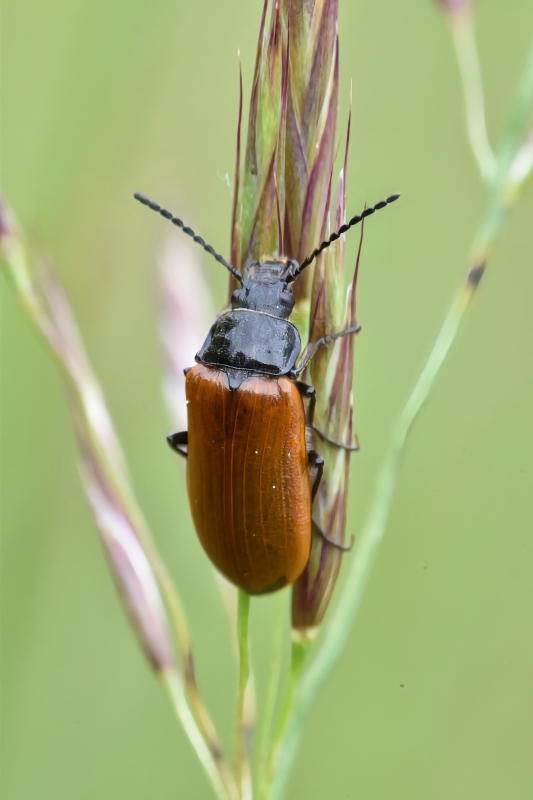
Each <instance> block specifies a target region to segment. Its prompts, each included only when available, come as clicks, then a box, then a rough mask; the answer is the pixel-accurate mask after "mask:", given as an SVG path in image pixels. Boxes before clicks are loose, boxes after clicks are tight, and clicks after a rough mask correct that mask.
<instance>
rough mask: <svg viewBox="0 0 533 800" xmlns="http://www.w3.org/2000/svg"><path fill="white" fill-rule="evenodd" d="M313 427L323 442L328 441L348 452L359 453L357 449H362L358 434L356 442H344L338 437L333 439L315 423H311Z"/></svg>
mask: <svg viewBox="0 0 533 800" xmlns="http://www.w3.org/2000/svg"><path fill="white" fill-rule="evenodd" d="M311 428H312V429H313V431H314V432H315V433H316V435H317V436H318V438H319V439H322V441H323V442H327V443H328V444H331V445H333V447H340V449H341V450H346V452H347V453H357V451H358V450H360V449H361V447H360V445H359V439H358V438H357V436H356V437H355V444H344V443H343V442H338V441H337V440H336V439H331V437H329V436H327V435H326V434H325V433H324V432H323V431H321V430H320V428H317V427H316V425H313V423H311Z"/></svg>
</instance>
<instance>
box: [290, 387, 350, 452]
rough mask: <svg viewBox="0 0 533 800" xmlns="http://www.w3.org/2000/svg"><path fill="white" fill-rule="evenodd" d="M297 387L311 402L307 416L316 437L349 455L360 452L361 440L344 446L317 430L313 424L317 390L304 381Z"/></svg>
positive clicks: (303, 396)
mask: <svg viewBox="0 0 533 800" xmlns="http://www.w3.org/2000/svg"><path fill="white" fill-rule="evenodd" d="M296 387H297V389H298V391H299V392H300V394H301V395H302V398H304V399H308V400H309V406H308V409H307V414H306V423H307V425H308V427H309V428H311V429H312V430H313V431H314V432H315V433H316V435H317V436H318V437H319V438H320V439H322V441H323V442H327V443H328V444H332V445H333V446H334V447H340V448H341V449H342V450H346V451H347V452H348V453H354V452H356V451H357V450H359V440H358V439H357V437H355V444H353V445H352V444H343V443H342V442H337V440H336V439H331V438H330V437H329V436H327V435H326V434H325V433H322V431H321V430H320V428H317V427H316V426H315V425H314V424H313V420H314V417H315V407H316V389H315V387H314V386H310V385H309V384H308V383H304V382H303V381H296Z"/></svg>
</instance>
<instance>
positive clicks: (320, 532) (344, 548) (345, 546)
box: [313, 520, 355, 553]
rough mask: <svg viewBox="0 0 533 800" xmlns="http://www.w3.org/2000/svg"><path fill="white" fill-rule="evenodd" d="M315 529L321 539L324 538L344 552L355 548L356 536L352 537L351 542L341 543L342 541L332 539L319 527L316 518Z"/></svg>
mask: <svg viewBox="0 0 533 800" xmlns="http://www.w3.org/2000/svg"><path fill="white" fill-rule="evenodd" d="M313 531H314V532H315V533H316V534H318V536H320V538H321V539H323V540H324V541H325V542H327V543H328V544H329V545H331V547H335V548H336V549H337V550H340V551H341V552H343V553H349V552H350V550H351V549H352V548H353V545H354V541H355V537H354V536H352V538H351V539H350V544H341V543H340V542H336V541H335V540H334V539H330V537H329V536H328V535H327V533H324V531H323V530H322V528H319V526H318V525H317V524H316V522H315V521H314V520H313Z"/></svg>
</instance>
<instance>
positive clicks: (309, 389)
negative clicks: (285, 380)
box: [296, 381, 316, 427]
mask: <svg viewBox="0 0 533 800" xmlns="http://www.w3.org/2000/svg"><path fill="white" fill-rule="evenodd" d="M296 388H297V389H298V391H299V392H300V394H301V395H302V398H303V399H304V400H309V406H308V408H307V414H306V415H305V421H306V423H307V425H309V426H310V427H313V419H314V418H315V406H316V389H315V387H314V386H310V385H309V384H308V383H304V382H303V381H296Z"/></svg>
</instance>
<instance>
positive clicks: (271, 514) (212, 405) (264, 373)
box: [135, 194, 399, 594]
mask: <svg viewBox="0 0 533 800" xmlns="http://www.w3.org/2000/svg"><path fill="white" fill-rule="evenodd" d="M398 197H399V195H392V196H391V197H389V198H387V200H383V201H381V202H380V203H377V204H376V205H375V206H374V207H373V208H367V209H365V211H364V212H363V213H362V214H361V215H360V216H356V217H353V218H352V219H351V220H350V221H349V222H348V223H346V224H345V225H343V226H342V227H341V228H340V229H339V231H337V232H336V233H333V234H332V235H331V236H330V237H329V239H327V240H326V241H325V242H322V244H321V245H320V246H319V247H317V248H316V250H314V252H313V253H312V254H311V255H310V256H309V257H308V258H306V259H305V261H303V262H302V263H301V264H298V262H297V261H295V260H294V259H291V258H287V259H281V260H272V261H265V262H263V263H259V262H257V261H252V262H251V263H249V264H247V265H246V266H245V268H244V270H243V273H241V272H239V270H237V269H235V267H233V266H232V265H231V264H228V263H227V262H226V261H225V260H224V259H223V258H222V256H220V255H218V254H217V253H215V251H214V250H213V248H212V247H211V246H210V245H207V244H206V243H205V242H204V240H203V239H201V238H200V237H199V236H196V234H195V233H194V231H192V230H191V229H190V228H187V227H185V226H184V224H183V222H182V221H181V220H180V219H179V218H178V217H174V216H173V215H172V214H171V213H170V211H167V210H166V209H164V208H161V207H160V206H159V205H158V204H157V203H153V202H152V201H150V200H148V198H146V197H144V196H143V195H140V194H135V198H136V199H137V200H139V201H140V202H141V203H143V205H147V206H149V207H150V208H151V209H153V210H154V211H157V212H159V213H160V214H161V215H162V216H163V217H165V218H166V219H169V220H171V221H172V222H173V223H174V224H175V225H177V226H178V227H180V228H182V230H183V231H184V233H187V234H188V235H189V236H192V238H193V239H194V241H195V242H197V243H198V244H200V245H201V246H202V247H203V248H204V249H205V250H207V251H208V252H209V253H210V254H211V255H213V256H214V257H215V258H216V260H217V261H219V262H220V263H221V264H223V265H224V266H225V267H226V269H228V270H229V271H230V272H231V274H232V275H233V276H234V277H235V278H236V280H237V281H238V282H239V284H240V287H239V288H238V289H236V290H235V291H234V292H233V295H232V298H231V309H230V310H228V311H226V312H224V313H223V314H221V315H220V316H219V317H217V319H216V321H215V322H214V324H213V326H212V327H211V330H210V331H209V334H208V336H207V339H206V341H205V342H204V344H203V346H202V348H201V349H200V350H199V352H198V353H197V355H196V361H197V362H198V364H197V365H196V366H195V367H192V368H191V369H189V370H187V371H186V373H187V378H186V397H187V415H188V424H189V429H188V431H182V432H180V433H175V434H172V435H171V436H169V437H168V442H169V444H170V446H171V447H172V448H173V449H174V450H176V451H177V452H178V453H180V454H181V455H183V456H186V457H187V459H188V463H187V489H188V493H189V501H190V504H191V511H192V517H193V520H194V525H195V528H196V532H197V534H198V538H199V539H200V542H201V544H202V546H203V548H204V550H205V551H206V553H207V555H208V556H209V558H210V559H211V561H212V562H213V564H215V566H216V567H217V568H218V569H219V570H220V571H221V572H222V573H223V574H224V575H225V576H226V578H228V579H229V580H230V581H231V582H232V583H234V584H235V585H236V586H238V587H240V588H241V589H243V590H244V591H246V592H248V593H249V594H264V593H266V592H273V591H276V590H277V589H281V588H282V587H283V586H286V585H288V584H291V583H294V581H295V580H296V579H297V578H298V577H299V576H300V575H301V574H302V572H303V570H304V569H305V566H306V564H307V562H308V560H309V554H310V550H311V538H312V533H313V530H314V531H315V532H316V533H318V534H319V535H320V536H322V537H323V538H324V539H326V541H328V542H329V543H330V544H332V545H333V546H335V547H338V548H340V549H343V550H346V549H349V548H346V547H344V546H343V545H340V544H338V543H337V542H333V541H332V540H331V539H329V538H328V537H327V536H326V535H325V534H324V533H323V532H322V531H321V530H320V529H319V528H318V526H317V525H316V524H315V523H314V522H313V519H312V514H311V508H312V502H313V498H314V496H315V494H316V491H317V489H318V486H319V484H320V479H321V477H322V472H323V468H324V461H323V459H322V458H321V457H320V456H319V455H318V453H317V452H316V450H314V448H313V445H312V440H311V430H312V426H313V412H314V407H315V390H314V389H313V387H311V386H308V385H306V384H304V383H302V382H301V381H299V380H298V376H299V375H300V374H301V373H302V372H303V370H304V369H305V368H306V366H307V365H308V363H309V361H310V360H311V358H312V357H313V356H314V354H315V353H316V351H317V350H318V349H319V348H320V347H323V346H325V345H327V344H329V343H330V342H332V341H334V340H335V339H338V338H339V337H340V336H348V335H350V334H353V333H356V332H357V331H358V330H360V326H359V325H356V326H353V327H351V328H347V329H346V330H343V331H339V332H337V333H332V334H329V335H327V336H324V337H323V338H322V339H319V340H318V341H317V342H314V343H313V344H312V345H308V346H307V347H306V349H305V351H304V353H303V355H302V356H301V358H300V360H299V362H298V365H297V361H298V358H299V356H300V352H301V340H300V335H299V333H298V330H297V328H296V327H295V326H294V325H293V324H292V323H291V322H289V317H290V315H291V312H292V310H293V307H294V296H293V294H292V283H293V281H294V280H295V278H297V276H298V275H299V274H300V272H302V270H303V269H305V268H306V267H307V266H308V265H309V264H310V263H311V262H312V261H313V259H314V258H316V256H317V255H318V254H319V253H321V252H322V250H324V248H326V247H329V245H330V244H331V243H332V242H334V241H335V240H336V239H338V238H339V236H340V235H341V234H342V233H345V232H346V231H347V230H348V229H349V228H351V227H352V225H356V224H357V223H358V222H360V221H361V220H362V218H363V217H367V216H369V215H370V214H373V213H374V211H376V210H377V209H381V208H385V206H387V205H388V204H390V203H392V202H394V201H395V200H397V199H398ZM304 398H307V399H308V400H309V403H308V408H307V411H306V409H305V407H304V402H303V400H304ZM321 437H323V438H324V439H326V440H327V441H329V440H328V439H327V437H326V436H324V434H321ZM333 444H337V443H336V442H333ZM340 446H342V447H345V448H346V449H349V450H352V449H355V448H353V447H349V446H347V445H340Z"/></svg>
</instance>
